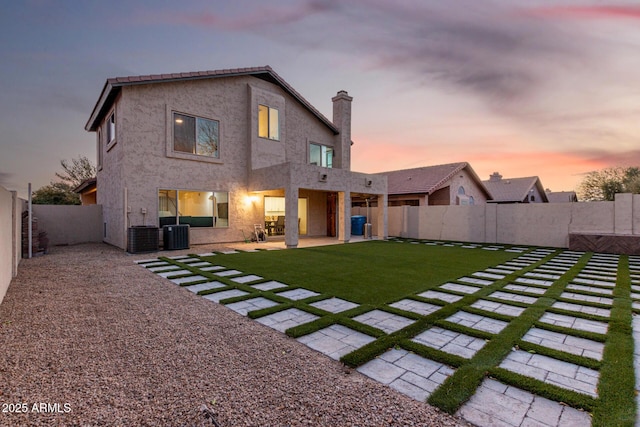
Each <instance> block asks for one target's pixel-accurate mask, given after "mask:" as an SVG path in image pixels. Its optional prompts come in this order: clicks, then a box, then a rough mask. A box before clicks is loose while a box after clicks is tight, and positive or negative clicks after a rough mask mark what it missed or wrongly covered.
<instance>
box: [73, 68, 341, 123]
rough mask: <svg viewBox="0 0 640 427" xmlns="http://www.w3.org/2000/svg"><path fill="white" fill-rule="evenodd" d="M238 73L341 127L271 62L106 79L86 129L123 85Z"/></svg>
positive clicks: (101, 116) (199, 78) (107, 107)
mask: <svg viewBox="0 0 640 427" xmlns="http://www.w3.org/2000/svg"><path fill="white" fill-rule="evenodd" d="M237 76H254V77H257V78H259V79H262V80H265V81H268V82H270V83H273V84H276V85H278V86H280V87H281V88H282V89H283V90H284V91H285V92H287V93H288V94H289V95H291V96H292V97H293V98H294V99H296V100H297V101H298V102H300V104H302V105H303V106H304V107H305V108H307V109H308V110H309V111H310V112H311V113H312V114H313V115H315V116H316V117H317V118H318V119H319V120H320V121H321V122H322V123H324V124H325V125H326V126H327V127H328V128H329V129H331V131H332V132H333V133H334V134H335V135H337V134H339V133H340V132H339V131H338V128H336V127H335V125H334V124H333V123H331V121H330V120H329V119H327V118H326V117H325V116H324V115H322V113H320V112H319V111H318V110H317V109H316V108H315V107H314V106H313V105H311V103H309V101H307V100H306V99H305V98H304V97H303V96H302V95H300V94H299V93H298V92H297V91H296V90H295V89H294V88H293V87H291V85H289V83H287V82H286V81H285V80H284V79H283V78H282V77H280V76H279V75H278V74H277V73H276V72H275V71H273V69H272V68H271V67H270V66H268V65H267V66H264V67H251V68H233V69H226V70H211V71H195V72H188V73H173V74H152V75H144V76H129V77H115V78H110V79H107V82H106V83H105V85H104V88H103V89H102V92H101V93H100V97H99V98H98V102H97V103H96V105H95V106H94V107H93V111H92V112H91V117H89V120H88V121H87V124H86V125H85V129H86V130H88V131H95V130H96V129H97V128H98V126H99V125H100V123H101V122H102V119H103V118H104V116H105V114H107V113H108V112H109V109H110V108H111V105H112V104H113V101H114V100H115V99H116V96H117V95H118V93H119V92H120V90H121V88H122V87H123V86H133V85H144V84H152V83H167V82H177V81H185V80H203V79H214V78H221V77H237Z"/></svg>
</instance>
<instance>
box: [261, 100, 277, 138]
mask: <svg viewBox="0 0 640 427" xmlns="http://www.w3.org/2000/svg"><path fill="white" fill-rule="evenodd" d="M258 136H259V137H260V138H268V139H273V140H274V141H279V140H280V122H279V118H278V110H277V109H275V108H271V107H267V106H266V105H258Z"/></svg>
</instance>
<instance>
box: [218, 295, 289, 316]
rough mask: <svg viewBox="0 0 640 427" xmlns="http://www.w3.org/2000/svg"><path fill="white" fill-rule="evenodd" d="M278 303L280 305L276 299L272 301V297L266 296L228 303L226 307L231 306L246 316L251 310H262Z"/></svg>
mask: <svg viewBox="0 0 640 427" xmlns="http://www.w3.org/2000/svg"><path fill="white" fill-rule="evenodd" d="M276 305H278V303H277V302H275V301H271V300H270V299H267V298H264V297H257V298H251V299H246V300H244V301H238V302H234V303H231V304H227V305H226V306H225V307H227V308H230V309H231V310H233V311H235V312H236V313H240V314H242V315H243V316H246V315H247V313H249V312H250V311H255V310H260V309H263V308H268V307H273V306H276Z"/></svg>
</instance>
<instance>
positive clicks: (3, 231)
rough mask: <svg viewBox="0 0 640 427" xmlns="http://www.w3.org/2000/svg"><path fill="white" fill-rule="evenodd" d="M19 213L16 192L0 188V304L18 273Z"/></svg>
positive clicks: (19, 255)
mask: <svg viewBox="0 0 640 427" xmlns="http://www.w3.org/2000/svg"><path fill="white" fill-rule="evenodd" d="M21 213H22V203H21V200H20V199H18V197H17V194H16V192H15V191H8V190H6V189H5V188H4V187H0V302H2V299H3V298H4V296H5V295H6V293H7V289H9V285H10V283H11V279H13V277H15V275H16V274H17V272H18V263H19V262H20V258H21V253H22V251H21V248H20V236H21V230H22V227H21V225H22V222H21Z"/></svg>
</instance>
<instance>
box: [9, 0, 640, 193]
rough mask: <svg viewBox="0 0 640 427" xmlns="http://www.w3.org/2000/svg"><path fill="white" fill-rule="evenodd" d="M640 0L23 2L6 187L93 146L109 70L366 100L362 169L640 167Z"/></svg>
mask: <svg viewBox="0 0 640 427" xmlns="http://www.w3.org/2000/svg"><path fill="white" fill-rule="evenodd" d="M639 24H640V6H638V5H635V4H633V3H632V2H626V3H625V2H608V1H598V0H591V1H585V0H574V1H565V0H559V1H555V2H548V1H538V0H521V1H518V2H513V1H510V0H495V1H488V0H474V1H469V0H457V1H455V2H443V1H439V0H413V1H409V0H401V1H397V2H389V1H385V0H371V1H366V0H352V1H348V2H347V1H342V2H340V1H335V0H307V1H304V0H303V1H285V0H273V1H270V2H258V1H246V0H237V1H234V2H227V1H182V2H168V1H134V0H129V1H119V0H116V1H110V2H97V1H82V2H80V1H53V0H30V1H15V2H10V3H9V4H8V5H6V6H5V8H4V10H3V12H2V14H1V16H0V40H1V42H0V54H1V55H2V58H3V60H2V62H1V65H0V85H1V86H0V88H1V89H2V97H1V98H0V130H1V132H0V185H2V186H4V187H5V188H8V189H11V190H18V191H19V193H20V194H21V195H22V196H25V195H26V188H27V183H28V182H32V183H33V187H34V188H39V187H40V186H42V185H46V184H48V183H49V182H50V181H51V180H53V179H54V178H55V177H54V173H55V172H56V171H59V170H60V160H62V159H71V158H74V157H77V156H81V155H82V156H87V157H89V158H90V159H95V137H94V135H93V134H90V133H88V132H86V131H85V130H84V125H85V123H86V121H87V119H88V117H89V114H90V112H91V109H92V107H93V105H94V104H95V102H96V100H97V97H98V95H99V93H100V91H101V89H102V87H103V85H104V82H105V80H106V79H107V78H109V77H116V76H127V75H140V74H158V73H169V72H180V71H197V70H210V69H222V68H237V67H250V66H260V65H271V66H272V67H273V68H274V69H275V71H276V72H277V73H278V74H280V75H281V76H282V77H283V78H284V79H285V80H287V81H288V82H289V83H290V84H291V85H292V86H293V87H294V88H296V89H297V90H298V91H299V92H300V93H301V94H302V95H303V96H305V97H306V98H307V99H308V100H309V101H310V102H311V103H312V104H313V105H315V106H316V107H317V108H318V109H319V110H320V111H321V112H323V113H324V114H325V115H326V116H328V117H331V97H332V96H333V95H335V93H336V92H337V91H338V90H342V89H344V90H347V91H348V92H349V94H350V95H351V96H353V97H354V103H353V130H352V136H353V140H354V142H355V145H354V146H353V151H352V159H353V162H352V168H353V170H356V171H361V172H379V171H385V170H393V169H404V168H410V167H419V166H427V165H435V164H442V163H450V162H458V161H468V162H470V163H471V165H472V167H473V168H474V169H475V170H476V172H477V173H478V175H479V176H480V177H481V178H482V179H488V177H489V174H491V173H492V172H494V171H499V172H500V173H501V174H502V175H504V176H505V177H521V176H532V175H538V176H540V178H541V180H542V183H543V185H544V186H545V187H548V188H551V189H552V190H556V191H558V190H572V189H574V188H575V186H576V184H577V183H578V182H579V181H580V179H581V176H582V174H584V173H586V172H589V171H591V170H595V169H600V168H603V167H607V166H613V165H632V164H633V165H640V144H639V142H640V120H638V118H639V117H640V73H638V70H639V69H640V55H638V52H639V49H640V25H639Z"/></svg>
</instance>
